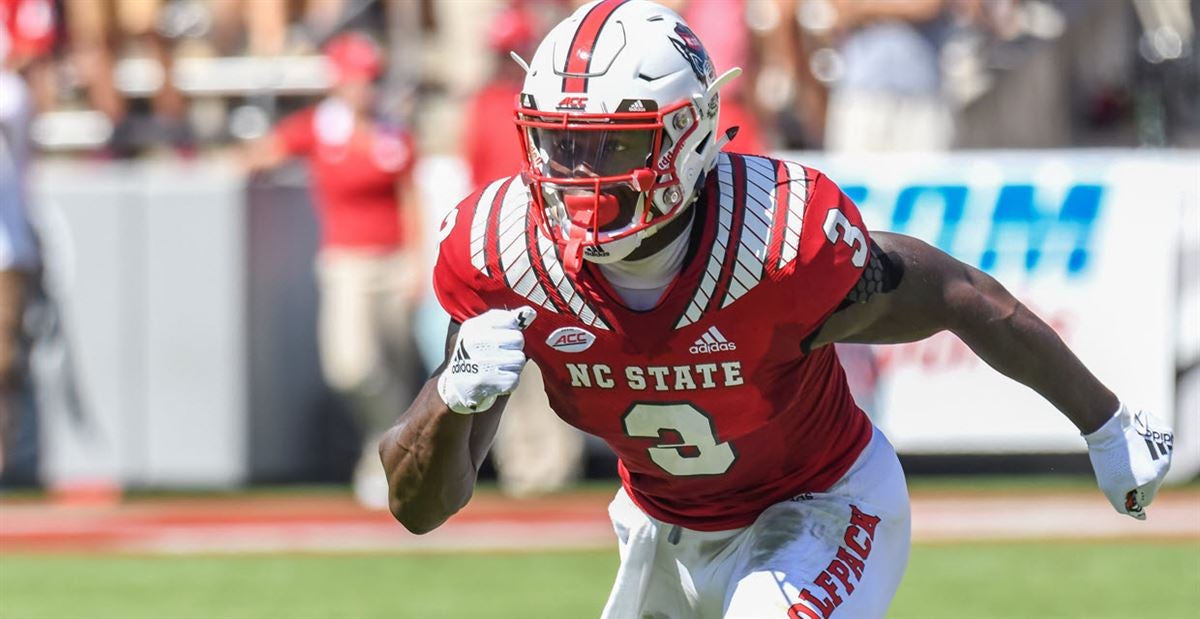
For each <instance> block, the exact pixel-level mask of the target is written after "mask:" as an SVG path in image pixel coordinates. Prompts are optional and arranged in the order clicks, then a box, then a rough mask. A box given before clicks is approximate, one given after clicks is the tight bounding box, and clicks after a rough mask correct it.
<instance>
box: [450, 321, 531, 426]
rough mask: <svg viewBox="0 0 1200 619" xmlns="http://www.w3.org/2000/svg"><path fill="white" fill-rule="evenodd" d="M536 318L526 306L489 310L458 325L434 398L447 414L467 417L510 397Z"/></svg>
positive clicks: (515, 385) (523, 364)
mask: <svg viewBox="0 0 1200 619" xmlns="http://www.w3.org/2000/svg"><path fill="white" fill-rule="evenodd" d="M536 316H537V314H536V313H535V312H534V311H533V308H531V307H529V306H524V307H519V308H517V309H515V310H498V309H496V310H489V311H487V312H484V313H482V314H480V315H478V316H476V317H474V318H470V319H468V320H467V321H465V322H463V323H462V327H460V328H459V330H458V340H457V341H456V342H455V343H454V352H453V353H451V356H450V363H448V364H447V365H446V369H445V370H443V371H442V375H441V376H440V377H438V383H437V388H438V395H440V396H442V401H443V402H445V403H446V406H448V407H450V410H452V411H454V412H456V413H462V414H464V415H469V414H472V413H479V412H482V411H485V410H488V409H489V408H491V407H492V404H494V403H495V402H496V397H497V396H501V395H505V394H508V393H512V391H513V389H516V388H517V381H518V380H520V378H521V370H522V369H523V368H524V367H525V362H526V361H527V358H526V356H525V352H524V350H523V348H524V346H525V336H524V335H523V334H522V333H521V330H522V329H524V328H525V327H527V326H529V323H531V322H533V319H534V318H535V317H536Z"/></svg>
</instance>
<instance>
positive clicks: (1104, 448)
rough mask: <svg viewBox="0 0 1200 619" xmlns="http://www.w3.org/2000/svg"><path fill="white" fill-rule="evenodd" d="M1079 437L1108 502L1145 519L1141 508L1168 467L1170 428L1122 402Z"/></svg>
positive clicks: (1159, 482)
mask: <svg viewBox="0 0 1200 619" xmlns="http://www.w3.org/2000/svg"><path fill="white" fill-rule="evenodd" d="M1083 438H1084V440H1086V441H1087V444H1088V457H1089V458H1091V460H1092V469H1093V470H1095V471H1096V481H1097V482H1098V483H1099V485H1100V490H1102V491H1103V492H1104V495H1105V496H1107V497H1108V502H1109V503H1112V506H1113V508H1115V509H1116V510H1117V511H1118V512H1120V513H1122V514H1128V515H1130V516H1132V517H1134V518H1137V519H1138V520H1145V519H1146V511H1145V508H1146V507H1147V506H1148V505H1150V502H1151V501H1153V500H1154V495H1155V494H1157V493H1158V487H1159V486H1160V485H1162V481H1163V477H1165V476H1166V475H1167V469H1169V468H1170V467H1171V452H1172V450H1173V448H1174V441H1175V434H1174V433H1173V432H1172V431H1171V427H1170V426H1168V425H1167V424H1166V423H1164V422H1163V421H1161V420H1159V419H1158V418H1156V417H1154V416H1153V415H1151V414H1150V413H1147V412H1146V411H1138V413H1137V414H1136V415H1134V414H1131V413H1130V412H1129V409H1127V408H1125V405H1124V404H1122V405H1121V409H1120V410H1119V411H1117V414H1115V415H1113V417H1112V419H1109V420H1108V421H1107V422H1106V423H1105V424H1104V425H1103V426H1101V427H1100V429H1099V430H1096V431H1095V432H1092V433H1091V434H1085V435H1084V436H1083Z"/></svg>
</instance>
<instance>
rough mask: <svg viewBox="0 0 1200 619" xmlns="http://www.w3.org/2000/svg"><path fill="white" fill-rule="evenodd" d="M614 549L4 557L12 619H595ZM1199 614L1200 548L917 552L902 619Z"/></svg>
mask: <svg viewBox="0 0 1200 619" xmlns="http://www.w3.org/2000/svg"><path fill="white" fill-rule="evenodd" d="M615 569H616V553H615V551H614V552H555V553H530V554H427V555H422V554H416V555H351V556H345V555H342V556H323V555H251V556H238V557H216V556H200V557H195V556H187V557H183V556H181V557H128V556H108V555H97V556H33V555H11V554H6V555H0V617H4V619H20V618H25V617H53V618H60V617H62V618H76V617H95V618H105V617H112V618H120V619H139V618H147V619H149V618H153V619H160V618H171V619H186V618H192V617H195V618H205V619H209V618H241V617H247V618H274V617H286V618H290V619H297V618H305V617H312V618H322V619H324V618H328V617H347V618H369V617H387V618H389V619H397V618H402V619H441V618H448V619H449V618H454V619H458V618H485V617H486V618H487V619H504V618H510V617H511V618H520V619H530V618H556V619H557V618H577V617H578V618H588V617H596V616H597V615H598V614H599V611H600V608H601V606H602V605H603V603H604V598H605V596H606V594H607V592H608V586H609V584H610V582H611V579H612V575H613V572H614V570H615ZM1197 609H1200V542H1195V541H1189V542H1179V543H1146V542H1141V543H1137V544H1125V543H1118V542H1106V543H1074V542H1072V543H1061V544H1056V543H1031V542H1021V543H1004V544H1001V543H985V544H955V545H918V546H916V547H914V549H913V554H912V561H911V563H910V565H909V570H908V575H907V577H906V578H905V581H904V584H903V585H902V586H901V589H900V593H899V595H898V596H897V599H896V601H895V604H894V605H893V609H892V614H891V616H892V617H912V618H921V619H934V618H946V619H972V618H975V619H984V618H1002V617H1003V618H1010V617H1030V618H1051V617H1054V618H1057V617H1079V618H1087V619H1098V618H1103V617H1121V618H1126V617H1153V618H1155V619H1175V618H1179V619H1184V618H1189V619H1190V618H1192V617H1196V616H1197Z"/></svg>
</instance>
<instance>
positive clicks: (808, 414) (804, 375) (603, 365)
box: [434, 153, 871, 530]
mask: <svg viewBox="0 0 1200 619" xmlns="http://www.w3.org/2000/svg"><path fill="white" fill-rule="evenodd" d="M704 191H705V195H704V196H703V199H702V203H698V204H697V205H695V206H694V207H693V208H698V213H697V215H698V219H697V221H696V224H695V225H696V226H698V229H696V230H694V231H693V232H694V233H695V234H696V235H697V236H696V237H695V238H697V239H698V240H697V241H695V242H696V243H698V245H697V247H696V249H695V251H693V254H692V257H691V259H690V261H689V262H688V263H687V264H686V265H685V266H684V269H683V271H682V273H681V274H680V275H679V276H678V277H677V278H676V280H675V282H674V283H673V284H672V285H671V287H670V289H669V290H668V291H667V293H666V294H665V295H664V297H663V299H662V300H661V301H660V302H659V304H658V306H656V307H655V308H653V309H651V310H648V311H634V310H631V309H629V308H627V307H625V306H624V305H623V304H622V302H621V300H620V298H619V297H618V296H617V295H616V294H615V293H614V292H613V291H612V290H611V289H610V288H609V287H608V285H607V283H606V282H605V281H604V279H603V277H602V276H601V275H600V274H599V271H598V269H596V268H595V267H594V266H593V265H587V263H586V262H585V263H584V264H585V265H586V266H585V268H584V269H582V270H581V271H580V272H579V274H578V275H577V276H576V277H571V276H569V275H567V274H566V272H565V271H564V269H563V267H562V264H561V262H560V257H559V254H558V251H557V249H556V247H555V245H554V243H553V242H552V241H551V240H550V239H549V238H547V237H546V236H545V235H544V234H543V232H542V231H541V230H540V229H539V227H538V226H537V225H535V223H534V220H533V218H531V217H530V216H529V211H530V199H529V190H528V188H527V187H526V186H525V185H523V184H522V183H521V182H520V179H519V178H507V179H502V180H499V181H496V182H494V183H492V184H490V185H488V186H487V187H486V188H485V189H484V190H482V191H481V192H479V193H477V194H475V195H473V196H471V197H470V198H468V199H467V200H465V201H463V202H462V203H461V204H460V205H459V206H458V207H457V208H455V209H454V210H453V211H451V212H450V213H449V214H448V215H447V216H446V219H445V220H444V221H443V223H442V232H441V236H442V239H443V240H442V243H441V249H440V255H439V258H438V263H437V267H436V270H435V273H434V288H435V290H436V291H437V295H438V299H439V300H440V301H441V303H442V305H443V306H444V307H445V308H446V310H447V311H448V312H449V313H450V315H451V316H453V318H454V319H455V320H456V321H459V322H462V321H464V320H466V319H468V318H471V317H472V316H476V315H478V314H480V313H483V312H485V311H487V310H489V309H492V308H508V309H512V308H516V307H520V306H522V305H529V306H531V307H533V308H534V309H536V310H537V312H538V317H537V320H535V321H534V322H533V323H532V324H531V325H530V326H529V327H528V328H527V329H526V331H525V352H526V354H527V355H528V356H529V357H530V358H531V359H532V360H533V361H534V362H536V363H537V365H538V367H539V368H540V369H541V371H542V374H543V376H544V378H545V384H546V393H547V395H548V396H549V398H550V405H551V406H552V407H553V408H554V410H555V411H556V412H557V413H558V415H559V416H560V417H562V418H563V419H564V420H565V421H567V422H568V423H570V424H571V425H573V426H575V427H577V428H580V429H581V430H584V431H586V432H589V433H591V434H594V435H596V436H599V437H600V438H602V439H604V441H605V442H607V443H608V445H609V446H610V447H611V448H612V449H613V451H615V452H616V454H617V456H618V457H619V459H620V464H619V467H618V468H619V473H620V476H621V480H622V482H623V483H624V485H625V488H626V490H627V491H628V492H629V495H630V496H631V497H632V498H633V500H634V501H635V502H636V503H637V504H638V505H639V506H640V507H641V508H642V509H643V510H645V511H646V513H648V514H650V515H651V516H653V517H655V518H658V519H659V520H662V521H665V522H670V523H674V524H679V525H682V526H685V527H688V528H692V529H699V530H722V529H729V528H735V527H741V526H746V525H748V524H750V523H752V522H753V521H754V519H755V518H756V517H757V516H758V514H759V513H760V512H761V511H762V510H763V509H765V508H766V507H768V506H770V505H771V504H773V503H777V502H779V501H783V500H787V499H790V498H792V497H795V496H797V495H799V494H802V493H805V492H820V491H823V490H826V489H827V488H829V487H830V486H831V485H832V484H833V483H834V482H836V481H837V480H838V479H839V478H840V477H841V476H842V475H843V474H844V473H845V472H846V471H847V470H848V469H849V467H850V466H851V464H853V462H854V460H855V458H856V457H857V456H858V454H859V452H860V451H861V450H862V449H863V447H865V446H866V444H867V441H868V440H869V438H870V434H871V424H870V421H869V420H868V419H867V417H866V415H865V414H863V412H862V411H861V410H860V409H859V408H858V407H857V406H856V405H855V403H854V400H853V398H852V397H851V395H850V390H849V388H848V387H847V385H846V379H845V375H844V374H843V372H842V368H841V365H840V363H839V362H838V360H837V357H836V355H835V353H834V351H833V347H824V348H821V349H819V350H817V351H815V352H813V353H812V354H804V353H803V351H802V350H801V341H802V340H803V339H804V338H805V337H806V336H808V335H809V334H811V333H812V332H813V331H814V330H815V329H816V328H817V327H818V326H819V325H820V324H821V323H822V322H823V321H824V320H825V318H826V317H828V316H829V314H831V313H832V312H833V311H834V310H835V309H836V308H837V306H838V304H839V303H840V302H841V301H842V300H843V299H844V298H845V297H846V294H847V293H848V292H849V291H850V289H851V288H852V287H853V286H854V284H855V283H856V282H857V281H858V278H859V276H860V274H861V273H862V269H863V267H864V266H865V265H866V262H867V258H868V253H869V249H868V244H869V240H868V238H867V233H866V229H865V227H864V226H863V224H862V221H861V219H860V217H859V214H858V209H857V208H856V207H855V206H854V204H853V203H852V202H851V201H850V200H849V199H847V198H846V197H845V196H844V195H843V194H842V192H841V191H840V190H839V189H838V188H837V186H836V185H834V184H833V182H831V181H830V180H829V179H827V178H826V177H825V176H824V175H822V174H820V173H819V172H817V171H815V170H812V169H809V168H805V167H803V166H800V165H797V164H794V163H790V162H784V161H777V160H774V159H768V158H765V157H752V156H744V155H735V154H726V153H723V154H721V155H720V156H719V159H718V164H717V167H716V169H715V170H714V171H713V173H711V174H709V177H708V182H707V185H706V188H705V190H704Z"/></svg>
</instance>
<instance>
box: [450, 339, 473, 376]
mask: <svg viewBox="0 0 1200 619" xmlns="http://www.w3.org/2000/svg"><path fill="white" fill-rule="evenodd" d="M450 371H451V372H454V373H456V374H462V373H466V374H478V373H479V364H478V363H474V362H472V361H471V355H468V354H467V347H466V346H463V343H462V342H459V343H458V348H457V349H456V350H455V351H454V358H453V359H451V360H450Z"/></svg>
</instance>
